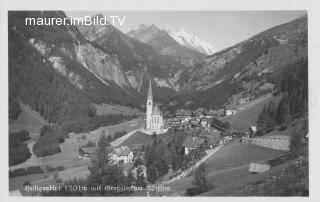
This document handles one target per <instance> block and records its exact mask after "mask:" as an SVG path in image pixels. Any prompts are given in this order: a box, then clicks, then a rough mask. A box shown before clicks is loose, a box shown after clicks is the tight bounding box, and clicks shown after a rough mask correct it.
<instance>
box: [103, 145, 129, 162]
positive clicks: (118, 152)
mask: <svg viewBox="0 0 320 202" xmlns="http://www.w3.org/2000/svg"><path fill="white" fill-rule="evenodd" d="M109 157H110V159H111V160H112V161H113V162H114V163H118V162H120V161H123V163H131V162H132V161H133V152H132V151H131V150H130V148H129V147H128V146H121V147H118V148H114V149H113V150H112V152H110V153H109Z"/></svg>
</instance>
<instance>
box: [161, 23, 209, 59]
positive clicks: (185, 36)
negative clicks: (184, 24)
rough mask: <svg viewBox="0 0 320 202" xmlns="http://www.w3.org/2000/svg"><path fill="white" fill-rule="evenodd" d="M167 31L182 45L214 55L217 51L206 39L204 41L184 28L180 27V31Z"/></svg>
mask: <svg viewBox="0 0 320 202" xmlns="http://www.w3.org/2000/svg"><path fill="white" fill-rule="evenodd" d="M167 32H168V34H169V35H170V36H171V37H172V38H173V39H174V40H175V41H177V42H178V43H179V44H180V45H182V46H185V47H187V48H190V49H193V50H196V51H199V52H201V53H204V54H206V55H212V54H213V53H214V52H215V48H214V47H213V46H212V45H211V44H209V43H208V42H206V41H202V40H201V39H200V38H199V37H198V36H196V35H194V34H193V33H190V32H187V31H185V30H184V29H180V30H179V31H178V32H170V31H167Z"/></svg>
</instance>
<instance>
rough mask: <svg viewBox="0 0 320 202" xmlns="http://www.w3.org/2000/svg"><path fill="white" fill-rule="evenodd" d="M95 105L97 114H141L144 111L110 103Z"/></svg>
mask: <svg viewBox="0 0 320 202" xmlns="http://www.w3.org/2000/svg"><path fill="white" fill-rule="evenodd" d="M94 107H95V108H96V110H97V115H98V116H100V115H109V114H123V115H134V114H141V113H142V112H141V111H139V110H138V109H134V108H131V107H126V106H121V105H110V104H106V103H103V104H100V105H97V104H95V105H94Z"/></svg>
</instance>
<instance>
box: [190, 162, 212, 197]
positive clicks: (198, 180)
mask: <svg viewBox="0 0 320 202" xmlns="http://www.w3.org/2000/svg"><path fill="white" fill-rule="evenodd" d="M207 175H208V165H207V164H206V163H202V164H200V166H199V167H198V168H197V169H196V170H195V172H194V179H193V184H194V185H196V188H197V190H198V192H199V193H203V192H207V191H209V190H210V189H212V188H213V186H212V185H211V184H210V183H209V182H208V181H207V179H206V176H207Z"/></svg>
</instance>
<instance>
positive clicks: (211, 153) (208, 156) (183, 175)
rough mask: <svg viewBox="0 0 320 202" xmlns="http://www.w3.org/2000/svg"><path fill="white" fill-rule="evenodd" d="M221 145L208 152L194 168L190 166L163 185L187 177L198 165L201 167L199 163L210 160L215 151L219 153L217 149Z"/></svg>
mask: <svg viewBox="0 0 320 202" xmlns="http://www.w3.org/2000/svg"><path fill="white" fill-rule="evenodd" d="M222 146H223V145H219V146H217V147H216V148H214V149H212V150H209V151H208V154H207V155H206V156H205V157H203V158H202V159H200V160H199V161H198V162H197V163H196V164H195V165H194V166H192V167H191V168H189V169H188V170H186V171H185V172H183V173H181V174H180V175H179V176H177V177H175V178H173V179H171V180H169V181H167V182H164V183H163V184H167V183H171V182H174V181H176V180H179V179H181V178H184V177H185V176H187V175H188V174H189V173H190V172H192V171H193V170H195V169H196V168H197V167H198V166H199V165H201V163H203V162H205V161H206V160H207V159H208V158H210V157H211V156H212V155H213V154H214V153H216V152H217V151H219V149H220V148H221V147H222Z"/></svg>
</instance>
